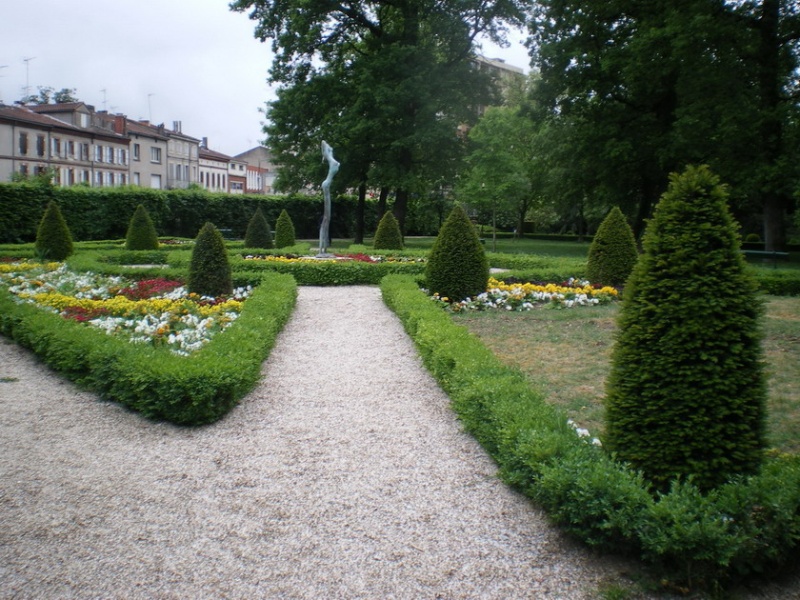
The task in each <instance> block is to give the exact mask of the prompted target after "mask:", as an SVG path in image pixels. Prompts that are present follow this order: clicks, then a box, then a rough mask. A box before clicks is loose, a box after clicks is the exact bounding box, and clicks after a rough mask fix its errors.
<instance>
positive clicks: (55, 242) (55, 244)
mask: <svg viewBox="0 0 800 600" xmlns="http://www.w3.org/2000/svg"><path fill="white" fill-rule="evenodd" d="M72 251H73V245H72V234H71V233H70V230H69V227H68V226H67V222H66V221H65V220H64V215H62V214H61V209H60V208H59V207H58V204H56V203H55V202H54V201H52V200H51V201H50V203H49V204H48V205H47V210H46V211H45V212H44V215H43V216H42V220H41V222H40V223H39V229H38V230H37V232H36V254H37V255H38V256H39V257H40V258H41V259H42V260H54V261H61V260H65V259H66V258H67V257H68V256H69V255H70V254H72Z"/></svg>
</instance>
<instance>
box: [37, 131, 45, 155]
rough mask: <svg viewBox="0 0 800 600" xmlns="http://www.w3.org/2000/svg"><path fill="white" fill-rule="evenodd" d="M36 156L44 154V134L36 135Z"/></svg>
mask: <svg viewBox="0 0 800 600" xmlns="http://www.w3.org/2000/svg"><path fill="white" fill-rule="evenodd" d="M36 156H44V136H43V135H37V136H36Z"/></svg>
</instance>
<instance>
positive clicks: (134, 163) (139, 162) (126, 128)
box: [113, 115, 169, 190]
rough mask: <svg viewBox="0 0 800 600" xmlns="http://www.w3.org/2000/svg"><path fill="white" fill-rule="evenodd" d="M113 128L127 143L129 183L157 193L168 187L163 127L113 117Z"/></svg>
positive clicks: (166, 139) (166, 141)
mask: <svg viewBox="0 0 800 600" xmlns="http://www.w3.org/2000/svg"><path fill="white" fill-rule="evenodd" d="M113 120H114V128H115V130H116V132H117V133H119V134H120V135H124V136H126V137H127V138H128V139H130V155H131V156H130V182H131V184H132V185H138V186H140V187H145V188H153V189H156V190H160V189H164V188H166V187H167V183H168V177H167V152H168V149H169V135H168V134H167V132H166V130H165V129H164V126H163V125H158V126H155V125H151V124H150V123H149V122H148V121H133V120H131V119H128V118H127V117H126V116H125V115H114V117H113Z"/></svg>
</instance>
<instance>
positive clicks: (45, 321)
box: [0, 273, 297, 425]
mask: <svg viewBox="0 0 800 600" xmlns="http://www.w3.org/2000/svg"><path fill="white" fill-rule="evenodd" d="M296 299H297V284H296V282H295V281H294V279H293V278H292V277H291V276H289V275H281V274H278V273H263V274H261V276H260V279H259V283H258V285H257V287H256V288H255V289H254V291H253V293H252V295H251V296H250V297H249V298H248V299H247V301H246V302H245V303H244V305H243V308H242V311H241V313H240V315H239V317H238V319H237V320H236V321H235V322H234V323H232V324H231V325H230V326H229V327H228V328H227V329H226V330H225V331H223V332H221V333H220V334H218V335H217V336H215V337H214V339H212V340H211V342H210V343H209V344H207V345H206V346H204V347H203V348H202V349H200V350H199V351H197V352H196V353H194V354H192V355H190V356H188V357H185V356H178V355H175V354H173V353H171V352H169V351H168V350H166V349H161V348H153V347H151V346H146V345H141V344H132V343H130V342H128V341H127V340H124V339H120V338H118V337H115V336H109V335H106V334H105V333H103V332H101V331H99V330H96V329H93V328H90V327H87V326H86V325H83V324H80V323H75V322H73V321H68V320H65V319H63V318H62V317H60V316H59V315H57V314H54V313H51V312H47V311H43V310H42V309H41V308H39V307H37V306H35V305H32V304H27V303H19V302H17V301H15V299H14V297H13V296H12V295H11V294H10V293H9V292H8V291H7V290H5V289H2V288H0V333H2V334H3V335H4V336H6V337H8V338H10V339H12V340H13V341H15V342H17V343H18V344H20V345H21V346H24V347H26V348H29V349H30V350H32V351H33V352H34V353H35V354H36V355H37V356H38V357H39V359H40V360H42V361H43V362H44V363H45V364H47V365H49V366H50V367H52V368H53V369H55V370H56V371H59V372H60V373H62V374H64V375H65V376H66V377H67V378H69V379H71V380H72V381H75V382H76V383H78V384H79V385H81V386H82V387H84V388H86V389H88V390H91V391H93V392H96V393H98V394H99V395H100V396H101V397H102V398H104V399H107V400H111V401H114V402H117V403H119V404H122V405H124V406H126V407H128V408H131V409H132V410H135V411H137V412H140V413H141V414H142V415H144V416H146V417H149V418H152V419H156V420H163V421H168V422H171V423H174V424H178V425H204V424H208V423H213V422H214V421H217V420H219V419H220V418H222V417H223V416H224V415H225V414H227V413H228V412H229V411H230V410H231V409H232V408H233V407H234V406H236V404H238V402H239V400H240V399H241V398H242V397H243V396H244V395H245V394H247V393H248V392H249V391H250V390H251V389H252V388H253V387H254V385H255V384H256V383H257V382H258V380H259V377H260V373H261V363H262V362H263V361H264V360H265V359H266V358H267V357H268V356H269V353H270V351H271V350H272V347H273V345H274V343H275V340H276V338H277V336H278V334H279V333H280V331H281V330H282V329H283V327H284V325H285V324H286V322H287V321H288V319H289V317H290V316H291V314H292V311H293V309H294V306H295V302H296Z"/></svg>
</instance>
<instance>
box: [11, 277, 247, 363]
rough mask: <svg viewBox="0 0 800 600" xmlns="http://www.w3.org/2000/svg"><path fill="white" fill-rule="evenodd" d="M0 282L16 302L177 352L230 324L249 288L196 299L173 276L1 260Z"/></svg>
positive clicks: (197, 345) (188, 349)
mask: <svg viewBox="0 0 800 600" xmlns="http://www.w3.org/2000/svg"><path fill="white" fill-rule="evenodd" d="M0 283H2V284H3V285H5V286H7V287H8V290H9V292H11V293H12V294H13V295H14V296H15V297H16V298H17V299H18V300H19V301H21V302H29V303H33V304H36V305H37V306H39V307H42V308H44V309H46V310H50V311H53V312H56V313H58V314H60V315H61V316H62V317H64V318H66V319H71V320H74V321H79V322H82V323H86V324H88V325H91V326H93V327H96V328H98V329H101V330H102V331H104V332H106V333H107V334H109V335H120V336H124V337H125V338H127V339H129V340H130V341H131V342H134V343H143V344H149V345H152V346H156V347H166V348H169V349H170V350H171V351H172V352H174V353H175V354H179V355H182V356H188V355H189V354H190V353H192V352H195V351H197V350H199V349H200V348H202V347H203V346H204V345H205V344H207V343H208V342H209V341H210V340H211V338H212V337H213V336H214V335H215V334H217V333H219V332H220V331H222V330H224V329H225V328H226V327H227V326H228V325H230V324H231V323H233V322H234V321H235V320H236V319H237V317H238V316H239V313H240V312H241V308H242V302H243V301H244V299H245V298H247V297H248V296H249V295H250V293H251V292H252V288H251V287H249V286H248V287H243V288H237V289H236V290H234V293H233V295H232V297H230V298H208V297H201V296H198V295H197V294H190V293H189V292H188V291H187V290H186V288H185V287H184V286H183V285H182V283H181V282H180V281H177V280H170V279H164V278H154V279H146V280H142V281H134V280H129V279H126V278H123V277H120V276H107V275H97V274H95V273H78V272H74V271H71V270H69V269H68V268H67V267H66V265H63V264H59V263H49V264H46V265H41V264H38V263H30V262H18V263H5V264H3V265H0Z"/></svg>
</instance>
